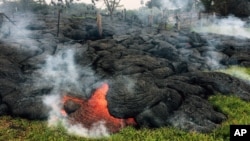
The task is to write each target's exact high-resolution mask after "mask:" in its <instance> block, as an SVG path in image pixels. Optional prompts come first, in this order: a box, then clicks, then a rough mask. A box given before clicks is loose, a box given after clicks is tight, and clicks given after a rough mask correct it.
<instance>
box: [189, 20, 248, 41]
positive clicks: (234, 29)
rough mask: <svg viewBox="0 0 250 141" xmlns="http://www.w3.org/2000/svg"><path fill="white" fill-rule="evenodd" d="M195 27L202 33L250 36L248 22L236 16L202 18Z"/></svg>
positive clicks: (195, 29)
mask: <svg viewBox="0 0 250 141" xmlns="http://www.w3.org/2000/svg"><path fill="white" fill-rule="evenodd" d="M193 29H194V31H196V32H200V33H215V34H221V35H228V36H234V37H241V38H250V30H249V28H247V24H246V22H245V21H243V20H241V19H240V18H237V17H234V16H229V17H227V18H222V19H220V18H217V17H215V16H214V17H213V18H212V19H201V20H200V21H198V24H197V25H195V26H194V27H193Z"/></svg>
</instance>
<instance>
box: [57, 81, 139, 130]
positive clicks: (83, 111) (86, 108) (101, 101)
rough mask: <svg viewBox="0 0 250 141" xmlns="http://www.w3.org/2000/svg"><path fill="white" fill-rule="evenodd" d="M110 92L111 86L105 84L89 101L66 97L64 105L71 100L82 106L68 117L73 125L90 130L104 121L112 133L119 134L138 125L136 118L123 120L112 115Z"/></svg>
mask: <svg viewBox="0 0 250 141" xmlns="http://www.w3.org/2000/svg"><path fill="white" fill-rule="evenodd" d="M108 90H109V85H108V84H107V83H103V84H102V85H101V86H100V87H99V88H97V89H96V90H95V92H94V93H93V95H92V96H91V98H90V99H88V100H86V99H80V98H76V97H72V96H68V95H66V96H64V97H63V100H62V101H63V103H65V102H66V101H68V100H71V101H73V102H75V103H77V104H79V105H80V108H79V109H77V110H76V111H75V112H73V113H71V114H69V115H68V116H69V117H70V120H71V121H72V123H81V124H83V126H84V127H87V128H90V127H91V126H92V125H93V124H94V123H96V122H98V121H104V122H105V125H106V127H107V128H108V129H109V131H110V132H118V131H119V130H120V129H121V128H122V127H124V126H128V125H136V122H135V120H134V118H129V119H121V118H115V117H113V116H112V115H110V113H109V111H108V107H107V106H108V103H107V100H106V95H107V93H108ZM66 115H67V114H66Z"/></svg>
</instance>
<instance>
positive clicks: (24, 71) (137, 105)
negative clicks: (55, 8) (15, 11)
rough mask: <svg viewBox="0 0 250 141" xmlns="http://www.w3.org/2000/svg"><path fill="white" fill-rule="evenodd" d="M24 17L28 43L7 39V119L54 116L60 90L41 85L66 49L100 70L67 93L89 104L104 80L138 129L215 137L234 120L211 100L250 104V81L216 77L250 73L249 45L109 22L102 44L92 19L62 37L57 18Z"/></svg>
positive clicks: (1, 78)
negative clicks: (230, 98)
mask: <svg viewBox="0 0 250 141" xmlns="http://www.w3.org/2000/svg"><path fill="white" fill-rule="evenodd" d="M25 17H26V18H31V17H32V19H33V20H31V21H30V22H28V23H27V24H25V25H23V26H21V25H20V26H18V27H16V28H18V29H19V30H20V29H23V31H25V32H28V34H26V35H27V36H22V35H23V34H24V32H23V33H22V34H20V36H17V35H19V34H17V33H16V32H17V31H14V30H13V31H11V33H10V35H6V36H3V33H2V37H1V39H0V49H1V51H0V115H12V116H21V117H25V118H29V119H46V118H47V117H48V113H49V110H50V109H49V108H48V107H47V106H46V105H44V103H43V97H44V96H46V95H49V94H51V92H52V91H53V89H54V87H55V85H53V84H51V83H52V81H51V83H46V84H43V85H39V86H38V85H35V84H36V83H37V82H38V81H40V80H41V79H37V78H43V75H42V74H41V70H42V68H43V66H44V65H45V64H46V59H48V56H58V55H59V56H60V55H61V58H63V57H64V55H65V54H64V53H62V52H63V51H64V50H67V49H72V50H74V52H75V55H74V63H75V64H77V65H78V66H79V69H80V70H81V69H82V68H84V67H86V66H87V67H89V68H91V70H93V73H91V74H90V75H88V74H86V73H85V74H84V73H83V74H80V75H79V79H78V82H79V83H78V84H80V85H81V88H80V91H78V90H76V89H75V88H74V87H73V86H72V87H71V86H70V89H67V90H68V91H70V93H72V96H78V97H79V96H80V97H82V98H83V99H85V100H87V99H88V98H90V97H91V94H92V92H93V91H94V90H95V87H94V86H95V84H96V83H98V82H100V81H104V80H105V81H106V82H107V84H108V85H109V90H108V92H107V95H106V100H107V107H108V111H109V114H110V115H112V116H113V117H115V118H121V119H126V118H134V120H135V122H136V123H137V125H138V126H139V127H150V128H157V127H162V126H175V127H178V128H181V129H184V130H189V131H198V132H209V131H211V130H212V129H214V128H216V127H217V126H218V125H219V124H220V123H221V122H222V121H224V120H226V118H227V116H226V115H224V114H223V113H221V112H219V111H217V110H216V109H215V108H214V107H213V106H212V105H211V104H210V103H209V102H208V101H207V99H208V97H209V96H211V95H214V94H224V95H228V94H234V95H236V96H238V97H240V98H241V99H243V100H246V101H249V100H250V87H249V82H246V81H244V80H240V79H238V78H235V77H232V76H230V75H227V74H224V73H221V72H216V71H215V70H216V69H220V68H227V67H228V66H230V65H240V66H245V67H249V66H250V40H249V39H243V38H236V37H231V36H222V35H216V34H198V33H195V32H189V31H185V30H181V31H178V32H177V31H174V30H169V31H161V32H157V31H155V30H154V29H150V28H141V27H139V26H137V25H136V24H128V23H125V22H118V21H117V22H112V23H111V22H110V21H108V20H104V21H103V29H104V31H103V33H104V35H103V38H100V37H99V36H98V31H97V28H96V24H95V20H94V19H90V18H85V19H79V18H78V19H77V18H63V20H62V21H61V31H60V35H59V37H56V36H55V35H56V34H55V33H56V26H55V25H56V22H57V19H56V18H55V17H54V16H50V15H28V16H27V15H26V16H23V18H25ZM103 19H105V18H103ZM19 23H21V21H20V22H19ZM17 25H18V23H17ZM13 28H14V27H13ZM60 53H61V54H60ZM55 63H56V62H55ZM34 78H36V79H34ZM86 89H90V90H88V91H87V90H86ZM68 104H70V102H69V103H68ZM73 105H74V104H73ZM67 106H69V107H70V105H67V104H66V107H67ZM78 108H82V107H81V106H73V108H69V110H68V111H70V113H71V114H73V115H74V114H77V113H74V112H79V110H77V109H78ZM83 111H84V110H83Z"/></svg>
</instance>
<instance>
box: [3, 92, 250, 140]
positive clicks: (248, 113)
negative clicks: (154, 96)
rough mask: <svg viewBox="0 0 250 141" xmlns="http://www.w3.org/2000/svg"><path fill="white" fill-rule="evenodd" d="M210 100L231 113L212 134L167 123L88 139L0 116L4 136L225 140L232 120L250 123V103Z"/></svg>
mask: <svg viewBox="0 0 250 141" xmlns="http://www.w3.org/2000/svg"><path fill="white" fill-rule="evenodd" d="M209 101H210V102H211V103H212V104H213V105H214V106H215V107H216V109H219V110H220V111H222V112H223V113H225V114H226V115H227V116H228V120H227V121H225V122H223V123H222V124H221V125H220V126H219V127H218V128H217V129H215V130H214V131H213V132H212V133H209V134H201V133H196V132H185V131H182V130H179V129H175V128H171V127H165V128H159V129H145V128H144V129H140V130H137V129H134V128H132V127H127V128H124V129H123V130H122V131H121V132H119V133H117V134H114V135H111V136H110V137H108V138H101V139H87V138H83V137H77V136H72V135H68V134H67V133H66V130H65V129H64V128H63V127H56V128H48V127H47V123H46V122H45V121H30V120H26V119H22V118H12V117H10V116H2V117H0V140H8V141H10V140H13V141H14V140H15V141H16V140H31V141H33V140H35V141H45V140H52V141H53V140H55V141H67V140H79V141H95V140H108V141H118V140H119V141H128V140H132V141H142V140H143V141H145V140H146V141H162V140H166V141H167V140H169V141H201V140H202V141H223V140H229V125H230V124H244V125H245V124H250V103H249V102H245V101H242V100H240V99H239V98H236V97H233V96H223V95H215V96H212V97H210V98H209Z"/></svg>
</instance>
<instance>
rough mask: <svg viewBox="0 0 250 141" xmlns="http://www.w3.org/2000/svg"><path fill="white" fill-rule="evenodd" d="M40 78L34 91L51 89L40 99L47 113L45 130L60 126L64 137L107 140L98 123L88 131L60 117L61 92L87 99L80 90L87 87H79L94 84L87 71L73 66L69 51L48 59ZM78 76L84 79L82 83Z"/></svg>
mask: <svg viewBox="0 0 250 141" xmlns="http://www.w3.org/2000/svg"><path fill="white" fill-rule="evenodd" d="M40 75H41V77H40V78H39V79H38V78H37V79H38V80H37V84H35V85H36V86H37V87H39V86H40V87H41V86H42V87H44V86H45V87H53V89H52V91H51V92H50V94H49V95H46V96H44V98H43V102H44V104H45V105H46V106H48V107H49V108H50V109H51V110H50V112H49V118H48V126H50V127H53V126H57V125H58V124H62V125H63V126H64V127H65V129H66V130H67V131H68V133H70V134H75V135H78V136H83V137H103V136H109V132H108V130H107V128H106V127H105V123H104V122H102V121H99V122H97V123H94V124H93V126H92V127H91V128H90V129H88V128H84V127H83V126H82V125H80V124H77V125H72V124H70V123H69V122H68V119H67V116H66V115H63V114H62V113H61V109H63V104H62V96H63V94H64V93H65V92H74V93H77V94H82V97H87V95H88V94H87V93H86V91H85V90H84V89H85V87H84V86H87V85H83V83H88V84H89V83H90V82H94V81H95V80H96V77H94V73H93V71H92V70H91V69H89V68H87V67H86V68H84V67H80V66H78V65H76V64H75V60H74V51H73V50H66V51H64V50H62V51H60V52H58V53H57V54H56V55H55V56H48V58H47V59H46V64H45V65H44V67H43V68H42V69H41V70H40ZM82 76H86V80H82V78H81V77H82ZM83 79H84V78H83ZM91 79H92V80H91ZM88 81H89V82H88ZM93 85H94V84H93Z"/></svg>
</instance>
